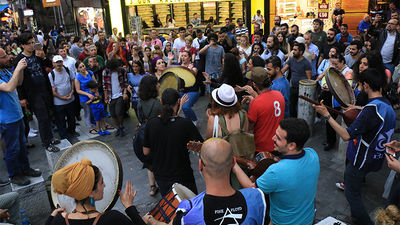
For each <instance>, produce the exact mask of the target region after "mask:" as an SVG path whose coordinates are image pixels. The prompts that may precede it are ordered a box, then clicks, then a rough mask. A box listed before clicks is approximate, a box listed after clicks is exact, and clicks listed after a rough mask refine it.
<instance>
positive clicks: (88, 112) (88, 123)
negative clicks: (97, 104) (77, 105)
mask: <svg viewBox="0 0 400 225" xmlns="http://www.w3.org/2000/svg"><path fill="white" fill-rule="evenodd" d="M81 106H82V108H83V112H84V115H83V121H85V123H86V127H87V128H91V127H92V122H91V119H90V118H91V115H92V109H91V108H90V105H86V104H85V103H84V102H81Z"/></svg>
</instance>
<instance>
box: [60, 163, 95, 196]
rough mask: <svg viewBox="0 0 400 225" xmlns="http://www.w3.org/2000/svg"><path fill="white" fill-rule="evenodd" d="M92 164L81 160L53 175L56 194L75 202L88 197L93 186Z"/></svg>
mask: <svg viewBox="0 0 400 225" xmlns="http://www.w3.org/2000/svg"><path fill="white" fill-rule="evenodd" d="M94 179H95V178H94V170H93V168H92V162H91V161H90V160H88V159H85V158H83V159H82V161H81V162H77V163H73V164H71V165H69V166H66V167H64V168H62V169H60V170H58V171H57V172H55V173H54V175H53V179H52V182H53V188H54V191H55V192H56V193H57V194H61V195H67V196H69V197H71V198H74V199H76V200H82V199H85V198H87V197H89V195H90V193H91V192H92V190H93V186H94Z"/></svg>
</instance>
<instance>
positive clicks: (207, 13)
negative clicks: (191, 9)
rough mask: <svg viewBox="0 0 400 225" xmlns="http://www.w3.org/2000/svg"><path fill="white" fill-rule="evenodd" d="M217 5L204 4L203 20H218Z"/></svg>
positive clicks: (211, 3) (212, 3)
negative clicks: (211, 18)
mask: <svg viewBox="0 0 400 225" xmlns="http://www.w3.org/2000/svg"><path fill="white" fill-rule="evenodd" d="M215 7H216V3H215V2H207V3H203V18H204V20H208V19H210V17H211V16H212V17H213V18H214V20H217V19H218V18H217V16H216V15H217V14H216V13H215V12H216V8H215Z"/></svg>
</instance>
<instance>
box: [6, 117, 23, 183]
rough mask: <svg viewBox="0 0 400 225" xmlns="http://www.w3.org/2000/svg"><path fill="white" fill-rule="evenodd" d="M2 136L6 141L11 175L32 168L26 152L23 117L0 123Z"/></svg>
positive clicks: (7, 160) (7, 162) (9, 173)
mask: <svg viewBox="0 0 400 225" xmlns="http://www.w3.org/2000/svg"><path fill="white" fill-rule="evenodd" d="M0 133H1V137H2V138H3V139H4V141H5V143H6V154H5V160H6V165H7V170H8V175H9V177H10V178H11V177H13V176H14V175H16V174H17V173H19V172H28V170H29V169H30V165H29V159H28V154H27V152H26V138H25V125H24V121H23V120H22V119H20V120H18V121H17V122H14V123H9V124H0Z"/></svg>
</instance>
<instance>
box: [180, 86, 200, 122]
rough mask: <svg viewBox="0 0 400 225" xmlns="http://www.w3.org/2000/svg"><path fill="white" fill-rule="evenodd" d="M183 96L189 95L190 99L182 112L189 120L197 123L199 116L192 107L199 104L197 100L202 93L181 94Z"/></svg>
mask: <svg viewBox="0 0 400 225" xmlns="http://www.w3.org/2000/svg"><path fill="white" fill-rule="evenodd" d="M180 94H181V96H183V95H184V94H188V95H189V98H188V100H189V101H188V102H186V103H185V104H184V105H183V106H182V111H183V113H184V114H185V117H186V118H187V119H190V120H192V121H197V116H196V113H194V111H193V109H192V106H193V105H194V104H195V103H196V102H197V100H198V99H199V95H200V92H198V91H196V92H187V93H184V92H180Z"/></svg>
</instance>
